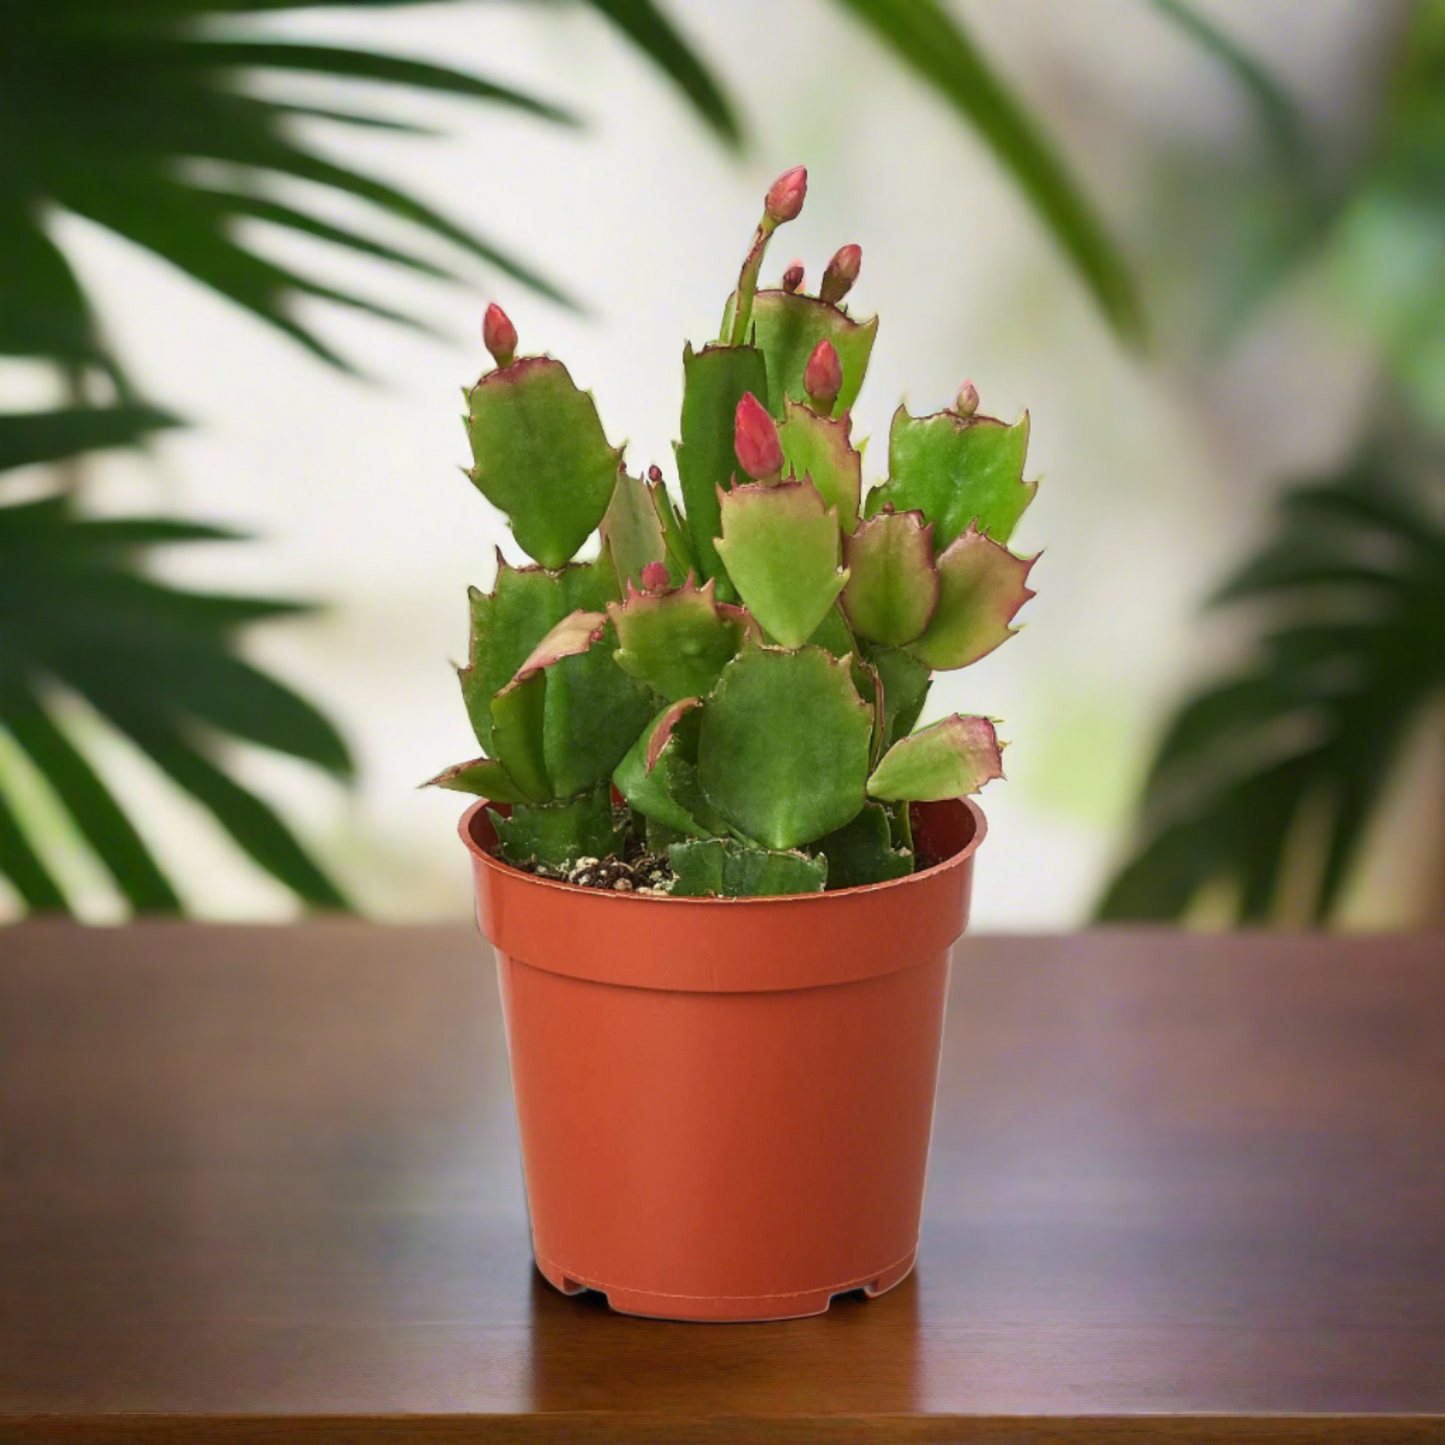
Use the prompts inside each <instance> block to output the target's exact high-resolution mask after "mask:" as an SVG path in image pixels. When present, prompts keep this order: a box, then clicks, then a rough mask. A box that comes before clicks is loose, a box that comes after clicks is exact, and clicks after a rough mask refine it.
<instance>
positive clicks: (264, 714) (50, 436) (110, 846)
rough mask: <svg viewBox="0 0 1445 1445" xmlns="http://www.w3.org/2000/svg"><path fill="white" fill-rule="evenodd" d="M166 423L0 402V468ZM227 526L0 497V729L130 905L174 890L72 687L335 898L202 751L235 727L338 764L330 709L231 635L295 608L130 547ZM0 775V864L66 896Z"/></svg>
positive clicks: (276, 870)
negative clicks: (177, 575) (116, 785)
mask: <svg viewBox="0 0 1445 1445" xmlns="http://www.w3.org/2000/svg"><path fill="white" fill-rule="evenodd" d="M172 424H173V422H172V419H171V418H169V417H167V416H165V415H164V414H163V413H160V412H156V411H152V410H149V409H146V408H140V407H116V408H111V409H109V410H95V411H85V410H77V411H74V412H48V413H38V414H33V415H13V414H12V415H6V416H0V472H5V471H10V470H12V469H16V468H19V467H22V466H26V465H30V464H34V463H43V462H51V461H55V460H59V459H63V458H67V457H69V456H71V455H73V454H75V452H77V451H79V450H81V449H82V447H83V448H84V449H86V450H89V449H92V448H101V447H108V446H114V445H118V444H121V443H124V442H135V441H138V440H139V439H140V438H141V437H143V436H145V435H147V434H149V433H150V432H153V431H155V430H157V429H159V428H161V427H165V426H169V425H172ZM82 439H83V440H82ZM234 540H237V538H236V534H234V533H231V532H226V531H223V530H220V529H218V528H215V527H208V526H203V525H200V524H197V523H193V522H186V521H179V520H176V519H173V518H167V517H123V518H99V517H91V516H87V515H85V514H84V513H83V512H82V511H81V509H80V508H79V507H78V506H77V504H76V503H75V501H74V500H73V498H71V497H70V496H68V495H66V494H63V493H61V494H55V495H50V496H46V497H42V498H41V499H40V500H38V501H25V502H14V503H10V504H8V505H0V732H4V733H7V734H8V735H9V737H10V739H11V741H12V742H13V743H14V744H16V745H17V746H18V747H19V749H20V751H21V752H22V753H24V754H25V756H26V757H27V758H28V760H29V762H30V764H31V766H32V768H33V769H34V771H35V772H36V773H37V774H38V775H39V776H40V777H41V778H42V779H43V780H44V782H45V784H46V785H47V786H48V788H49V790H50V792H51V794H52V795H53V798H54V799H55V801H57V802H58V803H59V804H60V806H61V807H62V808H63V810H64V811H65V813H66V814H67V815H68V816H69V817H70V818H71V820H72V821H73V822H74V824H75V826H76V828H77V830H78V831H79V833H80V834H81V835H82V836H83V837H84V838H85V840H86V842H87V843H88V844H89V846H90V849H91V851H92V852H93V854H94V855H95V858H96V859H97V861H98V862H99V863H100V864H101V865H102V866H103V868H104V869H105V870H106V871H107V872H108V873H109V874H110V876H111V878H112V879H113V880H114V882H115V884H116V887H117V888H118V889H119V891H120V892H121V894H122V895H123V896H124V897H125V899H126V901H127V902H128V903H129V904H130V906H131V907H132V908H133V909H135V910H136V911H137V912H174V911H177V910H179V908H180V898H179V895H178V893H177V891H176V888H175V886H174V884H173V883H172V881H171V880H170V878H168V877H167V876H166V873H165V872H164V870H163V869H162V868H161V866H160V865H159V864H158V863H157V862H156V860H155V857H154V856H153V854H152V853H151V851H150V849H149V848H148V847H147V845H146V843H145V842H144V840H143V839H142V837H141V834H140V832H139V831H138V830H137V829H136V827H135V825H134V824H133V823H132V822H131V821H130V819H129V818H128V817H127V816H126V813H125V811H124V809H123V808H122V806H121V805H120V803H119V802H118V801H117V800H116V797H115V795H114V794H113V792H112V791H111V789H110V787H109V786H108V785H107V784H106V783H105V781H104V780H103V779H102V778H101V776H100V774H99V773H98V772H97V770H96V768H95V765H94V764H93V763H92V762H91V761H90V760H89V759H88V758H87V756H86V751H85V749H84V747H83V746H82V745H81V744H80V743H78V742H77V740H76V738H75V736H74V731H73V726H72V724H71V723H70V722H69V721H68V718H69V715H70V713H71V712H72V709H70V708H68V707H67V706H66V704H67V702H68V701H69V700H70V699H72V698H78V699H81V700H83V701H84V702H85V703H86V704H88V706H89V708H90V709H91V710H92V711H94V712H95V713H98V714H99V715H100V716H101V717H103V718H104V719H105V722H106V724H108V725H109V727H110V728H112V729H114V730H115V731H117V732H119V733H121V734H123V735H124V736H125V737H127V738H129V739H130V741H131V742H132V743H133V744H135V745H136V746H137V747H138V748H139V749H140V750H141V751H142V752H143V753H145V754H146V755H147V756H148V757H149V758H150V760H151V761H152V763H154V764H155V766H156V767H157V768H159V769H160V770H161V772H163V773H164V774H166V775H167V776H168V777H169V778H170V779H171V781H172V782H173V783H175V784H176V785H177V786H178V787H180V788H181V789H182V790H184V791H185V792H187V793H189V794H190V795H191V796H192V797H193V798H194V799H195V800H196V801H197V802H199V803H200V804H201V805H202V806H203V807H204V808H206V809H207V810H209V811H210V812H211V814H212V815H213V816H214V817H215V818H216V819H217V821H218V822H219V823H220V824H221V825H222V827H223V828H224V829H225V830H226V831H227V832H228V833H229V834H230V836H231V837H232V838H233V839H234V840H235V841H236V842H237V843H238V844H239V845H240V846H241V847H242V848H243V849H244V850H245V851H246V852H247V853H249V854H250V856H251V857H252V858H253V859H254V860H255V861H256V862H257V863H258V864H259V865H260V866H261V867H262V868H263V869H265V870H266V871H267V872H268V873H270V874H271V875H272V876H273V877H274V878H276V879H277V880H278V881H279V882H281V883H283V884H284V885H285V886H286V887H287V888H289V889H291V890H292V891H293V892H294V893H295V894H296V895H297V896H298V897H300V898H301V899H302V900H304V901H305V902H307V903H309V904H312V905H315V906H317V907H323V908H344V907H346V906H347V904H346V900H345V899H344V898H343V896H342V895H341V893H340V892H339V891H338V890H337V888H336V886H335V884H333V883H332V882H331V880H330V879H329V878H327V876H326V875H325V873H324V872H323V871H322V870H321V869H320V867H318V865H317V864H316V863H315V862H314V861H313V860H312V858H311V857H310V855H309V854H308V853H307V852H306V850H305V849H304V848H303V847H302V845H301V844H300V843H299V842H298V841H297V839H296V838H295V836H294V835H293V834H292V833H291V831H290V830H289V829H288V828H287V827H286V825H285V824H284V823H283V822H282V821H281V820H280V818H278V817H277V816H276V814H275V812H274V811H273V810H272V809H271V808H270V806H269V805H268V804H267V803H265V802H264V801H263V800H262V799H260V798H259V797H257V796H256V795H255V794H254V793H252V792H250V791H249V790H248V789H246V788H245V787H243V786H242V785H241V784H240V783H238V782H237V781H236V780H235V779H234V778H233V777H232V776H231V774H230V773H229V772H228V771H227V769H226V767H225V766H224V763H223V762H222V761H220V760H218V756H217V754H218V750H219V748H220V747H221V746H222V745H223V744H224V740H225V739H227V738H235V739H240V740H243V741H246V742H250V743H256V744H259V745H261V746H263V747H267V748H270V749H272V750H274V751H276V752H280V753H284V754H287V755H289V756H291V757H295V758H299V759H302V760H303V761H305V762H308V763H312V764H314V765H316V766H317V767H320V768H323V769H325V770H326V771H328V772H330V773H332V774H333V775H335V776H336V777H339V778H346V777H349V776H350V774H351V768H352V765H351V760H350V757H349V755H348V753H347V750H346V745H345V744H344V743H343V742H342V740H341V738H340V736H339V735H338V734H337V732H336V731H335V729H334V728H333V727H332V726H331V724H330V723H329V722H327V721H326V719H325V718H324V717H322V716H321V714H320V713H318V712H317V711H316V709H315V708H314V707H312V706H311V705H310V704H309V703H308V702H306V701H305V700H304V699H302V698H301V697H299V696H298V695H297V694H296V693H294V692H292V691H291V689H289V688H288V687H286V686H285V685H284V684H282V683H279V682H277V681H276V680H275V679H274V678H271V677H269V676H267V675H266V674H265V673H263V672H261V671H260V670H258V669H257V668H255V667H253V666H251V664H249V663H247V662H245V661H243V660H242V659H241V658H240V657H238V656H236V654H235V651H234V642H235V634H236V632H237V631H238V629H240V628H242V627H244V626H246V625H248V624H250V623H253V622H259V621H262V620H265V619H268V618H274V617H284V616H288V615H293V614H295V613H297V612H300V611H305V610H307V609H306V608H305V607H303V606H302V605H301V604H297V603H291V602H282V601H276V600H274V599H269V598H256V597H233V596H214V595H208V594H204V593H196V592H186V591H181V590H178V589H176V588H173V587H169V586H166V585H164V584H162V583H160V582H157V581H155V580H154V579H152V578H150V577H148V576H146V575H145V573H144V572H143V571H142V570H141V569H140V567H139V565H138V563H139V560H140V558H141V557H143V555H144V553H145V551H146V549H148V548H150V547H154V546H158V545H163V544H171V543H178V542H192V543H194V542H216V541H234ZM11 792H12V789H10V788H8V787H7V782H6V779H5V777H4V776H3V775H0V876H4V877H7V878H9V879H10V881H11V883H12V884H13V885H14V886H15V888H16V890H17V891H18V892H19V894H20V896H21V898H22V900H23V901H24V902H25V904H26V905H27V906H28V907H30V908H32V909H61V908H67V907H69V906H70V904H71V902H72V900H71V899H69V898H68V897H67V896H66V893H65V891H64V889H63V888H62V887H61V885H60V884H59V883H58V882H57V881H56V880H55V877H54V873H53V871H52V870H51V869H50V868H49V867H48V866H47V865H46V863H45V862H44V861H43V858H44V854H45V849H44V847H43V846H39V845H38V843H37V840H36V839H35V838H34V837H32V836H31V834H32V829H31V828H29V827H27V825H26V822H25V810H24V809H23V808H22V807H21V806H20V805H19V802H18V800H17V799H16V798H15V797H14V796H11V795H10V794H11Z"/></svg>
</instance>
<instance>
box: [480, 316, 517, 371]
mask: <svg viewBox="0 0 1445 1445" xmlns="http://www.w3.org/2000/svg"><path fill="white" fill-rule="evenodd" d="M482 340H483V341H484V342H486V345H487V350H488V351H490V352H491V353H492V360H493V361H495V362H496V363H497V365H498V366H510V365H511V364H512V358H513V357H514V356H515V355H516V354H517V328H516V327H515V326H513V325H512V318H511V317H510V316H508V315H507V313H506V312H505V311H503V310H502V308H501V307H500V306H498V305H497V303H496V302H495V301H493V302H492V304H491V305H490V306H488V307H487V314H486V316H485V317H483V318H482Z"/></svg>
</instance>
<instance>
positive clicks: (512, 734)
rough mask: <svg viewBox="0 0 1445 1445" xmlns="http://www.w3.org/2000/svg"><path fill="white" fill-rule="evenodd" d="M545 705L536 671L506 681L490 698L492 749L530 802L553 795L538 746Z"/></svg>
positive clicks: (544, 689) (543, 677)
mask: <svg viewBox="0 0 1445 1445" xmlns="http://www.w3.org/2000/svg"><path fill="white" fill-rule="evenodd" d="M546 707H547V678H546V675H545V674H544V673H540V672H534V673H533V674H532V675H531V676H530V677H528V678H526V679H525V680H524V681H522V682H512V683H508V684H507V686H506V687H504V688H503V689H502V690H501V692H499V693H498V694H497V695H496V697H494V698H493V699H492V751H493V752H494V753H495V754H496V756H497V759H498V761H500V763H501V764H502V766H503V767H504V768H505V769H506V770H507V775H508V776H509V777H510V778H511V779H512V780H513V781H514V782H515V783H516V785H517V787H518V789H519V790H520V791H521V792H522V794H523V795H524V796H525V797H526V798H527V799H529V800H530V801H531V802H534V803H546V802H550V801H551V800H552V799H553V798H555V797H556V796H557V793H556V789H554V788H553V786H552V780H551V779H550V778H549V777H548V776H547V759H546V755H545V753H544V752H543V749H542V730H543V724H544V722H545V720H546ZM497 801H498V802H500V801H501V799H500V798H499V799H498V800H497Z"/></svg>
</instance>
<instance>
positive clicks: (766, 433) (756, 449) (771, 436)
mask: <svg viewBox="0 0 1445 1445" xmlns="http://www.w3.org/2000/svg"><path fill="white" fill-rule="evenodd" d="M733 445H734V447H735V448H736V449H737V454H738V461H739V462H740V463H741V464H742V468H743V470H744V471H745V472H746V473H747V474H748V475H749V476H750V477H753V478H754V479H755V480H757V481H764V480H766V479H768V478H769V477H776V476H777V475H779V473H781V471H782V470H783V444H782V443H781V442H780V441H779V440H778V429H777V427H776V426H774V425H773V419H772V417H770V416H769V415H768V409H767V407H765V406H764V405H763V404H762V402H760V401H759V400H758V399H757V397H755V396H754V395H753V394H752V392H750V391H748V392H744V393H743V399H742V400H741V401H740V402H739V403H738V411H737V421H736V425H735V427H734V431H733Z"/></svg>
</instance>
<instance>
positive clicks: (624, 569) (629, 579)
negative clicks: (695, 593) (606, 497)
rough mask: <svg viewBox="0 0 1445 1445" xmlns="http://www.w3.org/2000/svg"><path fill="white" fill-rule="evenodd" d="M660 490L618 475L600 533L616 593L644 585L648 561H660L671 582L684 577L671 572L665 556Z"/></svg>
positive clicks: (681, 571)
mask: <svg viewBox="0 0 1445 1445" xmlns="http://www.w3.org/2000/svg"><path fill="white" fill-rule="evenodd" d="M659 490H660V484H655V483H651V482H645V481H643V480H642V478H641V477H633V476H629V475H628V474H627V473H626V472H619V473H618V476H617V485H616V486H615V487H614V488H613V491H612V500H611V501H610V502H609V503H608V504H607V511H606V513H605V514H604V516H603V518H602V527H601V532H602V548H603V551H604V552H605V553H606V554H607V557H608V559H609V560H610V561H611V563H612V568H613V571H614V572H616V574H617V587H618V591H619V593H620V592H625V591H626V590H627V586H628V584H629V583H631V584H632V585H633V586H635V587H641V586H642V585H643V581H642V569H643V568H644V567H646V566H647V564H648V563H649V562H661V563H662V564H663V565H664V566H665V567H666V568H667V572H668V576H669V578H670V579H671V580H672V581H673V582H681V581H682V580H683V578H684V577H686V576H687V572H686V570H685V569H684V570H679V571H677V572H674V566H675V565H676V564H675V563H674V561H673V559H672V558H670V557H669V556H668V550H667V535H666V533H665V532H664V530H663V522H662V512H661V510H660V509H659V507H658V505H657V493H658V491H659Z"/></svg>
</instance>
